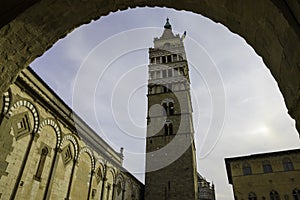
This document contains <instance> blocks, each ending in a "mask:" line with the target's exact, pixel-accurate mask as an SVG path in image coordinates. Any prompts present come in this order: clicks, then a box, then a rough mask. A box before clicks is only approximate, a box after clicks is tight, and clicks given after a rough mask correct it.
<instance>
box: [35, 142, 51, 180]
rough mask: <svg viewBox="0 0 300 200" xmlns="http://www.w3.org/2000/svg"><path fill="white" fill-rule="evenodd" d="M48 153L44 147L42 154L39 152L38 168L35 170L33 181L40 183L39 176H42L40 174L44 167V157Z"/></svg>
mask: <svg viewBox="0 0 300 200" xmlns="http://www.w3.org/2000/svg"><path fill="white" fill-rule="evenodd" d="M48 153H49V150H48V148H47V147H44V148H43V149H42V152H41V156H40V161H39V165H38V168H37V170H36V173H35V175H34V179H35V180H37V181H41V176H42V173H43V169H44V165H45V161H46V157H47V155H48Z"/></svg>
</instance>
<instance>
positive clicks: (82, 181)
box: [70, 146, 95, 199]
mask: <svg viewBox="0 0 300 200" xmlns="http://www.w3.org/2000/svg"><path fill="white" fill-rule="evenodd" d="M94 169H95V161H94V156H93V152H92V151H91V150H90V149H89V148H88V147H86V146H84V147H82V148H80V151H79V154H78V159H77V165H76V167H75V171H74V178H73V182H72V185H71V193H70V198H71V199H73V198H78V199H90V198H89V197H90V196H89V195H90V192H91V187H92V186H91V185H92V178H93V177H92V176H93V171H94Z"/></svg>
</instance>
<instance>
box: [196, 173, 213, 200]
mask: <svg viewBox="0 0 300 200" xmlns="http://www.w3.org/2000/svg"><path fill="white" fill-rule="evenodd" d="M215 199H216V195H215V185H214V184H213V183H212V184H211V183H210V182H208V181H207V180H206V179H205V178H203V177H202V176H201V175H200V174H199V173H198V200H215Z"/></svg>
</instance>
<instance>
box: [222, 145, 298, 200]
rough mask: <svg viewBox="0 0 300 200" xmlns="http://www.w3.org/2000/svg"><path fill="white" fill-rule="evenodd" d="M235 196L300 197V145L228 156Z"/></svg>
mask: <svg viewBox="0 0 300 200" xmlns="http://www.w3.org/2000/svg"><path fill="white" fill-rule="evenodd" d="M225 163H226V170H227V176H228V180H229V183H230V184H231V185H232V187H233V192H234V196H235V200H247V199H248V200H260V199H262V200H300V149H294V150H286V151H278V152H270V153H261V154H254V155H249V156H241V157H234V158H226V159H225Z"/></svg>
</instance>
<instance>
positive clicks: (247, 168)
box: [243, 162, 252, 175]
mask: <svg viewBox="0 0 300 200" xmlns="http://www.w3.org/2000/svg"><path fill="white" fill-rule="evenodd" d="M243 174H244V175H251V174H252V170H251V166H250V164H249V163H247V162H246V163H244V164H243Z"/></svg>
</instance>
